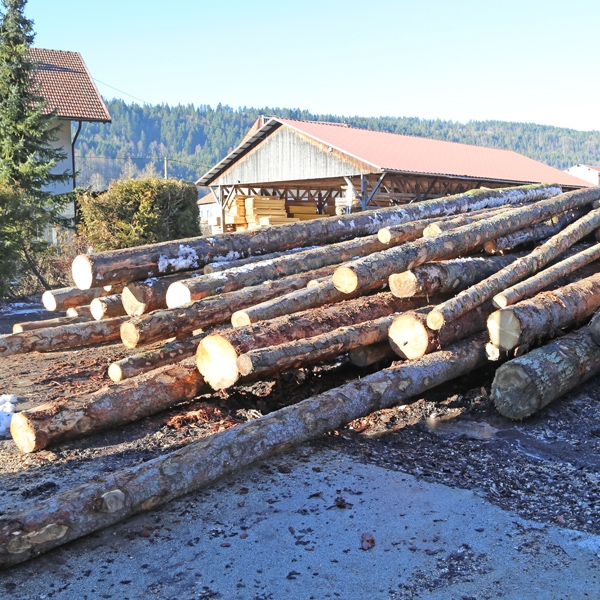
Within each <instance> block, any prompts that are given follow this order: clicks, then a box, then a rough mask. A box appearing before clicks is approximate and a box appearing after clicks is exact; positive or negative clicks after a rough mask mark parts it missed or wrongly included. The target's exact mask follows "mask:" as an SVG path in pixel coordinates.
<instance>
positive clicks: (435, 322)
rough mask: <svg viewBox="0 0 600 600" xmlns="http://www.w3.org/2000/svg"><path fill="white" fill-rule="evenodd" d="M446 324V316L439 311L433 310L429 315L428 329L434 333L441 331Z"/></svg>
mask: <svg viewBox="0 0 600 600" xmlns="http://www.w3.org/2000/svg"><path fill="white" fill-rule="evenodd" d="M444 322H445V319H444V315H443V314H442V313H441V312H440V311H439V310H435V309H433V310H432V311H431V312H430V313H429V314H428V315H427V327H429V329H433V331H438V330H440V329H441V328H442V327H443V326H444Z"/></svg>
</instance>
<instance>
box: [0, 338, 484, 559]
mask: <svg viewBox="0 0 600 600" xmlns="http://www.w3.org/2000/svg"><path fill="white" fill-rule="evenodd" d="M483 346H484V343H483V341H482V340H469V341H465V342H461V343H459V344H456V345H455V346H453V347H451V348H448V349H447V350H443V351H441V352H436V353H434V354H430V355H428V356H426V357H425V358H423V359H421V360H419V361H416V362H412V363H406V364H402V365H399V366H393V367H391V368H389V369H384V370H383V371H378V372H377V373H374V374H373V375H369V376H367V377H363V378H361V379H360V380H355V381H352V382H350V383H347V384H346V385H343V386H341V387H339V388H335V389H332V390H329V391H327V392H325V393H323V394H320V395H318V396H314V397H312V398H308V399H306V400H304V401H302V402H299V403H298V404H294V405H292V406H287V407H285V408H282V409H280V410H278V411H275V412H272V413H270V414H269V415H266V416H264V417H261V418H259V419H255V420H253V421H248V422H247V423H244V424H242V425H239V426H237V427H232V428H231V429H228V430H226V431H222V432H220V433H216V434H214V435H211V436H209V437H207V438H204V439H202V440H200V441H199V442H196V443H194V444H188V445H186V446H184V447H183V448H180V449H178V450H176V451H174V452H171V453H169V454H167V455H164V456H160V457H158V458H155V459H153V460H150V461H147V462H145V463H143V464H140V465H136V466H134V467H130V468H127V469H123V470H121V471H118V472H116V473H112V474H109V475H107V476H106V477H104V478H103V479H100V480H97V481H92V482H89V483H85V484H83V485H81V486H79V487H77V488H74V489H69V490H65V491H64V492H61V493H59V494H56V495H54V496H52V497H50V498H47V499H44V500H38V501H37V502H32V503H29V504H27V505H25V506H23V507H21V508H19V509H17V510H15V511H13V512H11V513H8V514H5V515H3V516H2V517H0V567H2V568H6V567H10V566H12V565H15V564H17V563H20V562H23V561H25V560H28V559H29V558H32V557H34V556H37V555H39V554H42V553H43V552H47V551H48V550H51V549H52V548H55V547H57V546H60V545H61V544H64V543H67V542H70V541H71V540H74V539H76V538H79V537H81V536H84V535H87V534H89V533H92V532H93V531H97V530H99V529H102V528H104V527H108V526H109V525H113V524H114V523H117V522H119V521H121V520H123V519H125V518H127V517H129V516H131V515H134V514H136V513H139V512H142V511H145V510H150V509H152V508H154V507H156V506H159V505H160V504H164V503H165V502H168V501H170V500H172V499H174V498H177V497H179V496H182V495H183V494H187V493H189V492H191V491H194V490H197V489H199V488H201V487H203V486H206V485H209V484H211V483H213V482H215V481H217V480H218V479H219V478H221V477H223V476H225V475H229V474H231V473H234V472H236V471H239V470H241V469H243V468H245V467H248V466H250V465H251V464H253V463H254V462H256V461H258V460H261V459H264V458H267V457H269V456H271V455H272V454H274V453H276V452H280V451H283V450H286V449H288V448H290V447H291V446H294V445H295V444H300V443H302V442H305V441H307V440H309V439H311V438H314V437H316V436H319V435H322V434H324V433H326V432H327V431H330V430H335V429H338V428H339V427H341V426H343V425H344V424H345V423H348V422H350V421H352V420H354V419H357V418H359V417H362V416H365V415H368V414H370V413H372V412H373V411H376V410H380V409H383V408H387V407H390V406H393V405H395V404H398V403H400V402H404V403H406V402H407V401H409V399H410V398H412V397H414V396H417V395H420V394H422V393H423V392H424V391H426V390H428V389H430V388H432V387H435V386H437V385H440V384H442V383H444V382H446V381H448V380H450V379H453V378H455V377H459V376H461V375H464V374H465V373H468V372H470V371H472V370H473V369H476V368H477V367H479V366H482V365H483V364H485V360H486V358H485V352H484V350H483Z"/></svg>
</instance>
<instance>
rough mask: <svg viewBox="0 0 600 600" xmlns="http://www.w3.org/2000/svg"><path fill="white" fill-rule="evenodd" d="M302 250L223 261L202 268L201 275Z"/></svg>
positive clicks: (292, 249) (294, 249)
mask: <svg viewBox="0 0 600 600" xmlns="http://www.w3.org/2000/svg"><path fill="white" fill-rule="evenodd" d="M303 250H306V248H290V249H289V250H285V251H283V252H271V253H270V254H263V255H256V256H248V257H247V258H240V259H238V260H223V261H220V262H213V263H210V264H208V265H206V266H205V267H204V269H203V273H204V275H209V274H210V273H219V272H220V271H227V270H228V269H235V268H237V267H242V266H244V265H250V264H252V263H255V262H260V261H262V260H273V259H274V258H279V257H280V256H288V255H290V254H294V253H296V252H302V251H303Z"/></svg>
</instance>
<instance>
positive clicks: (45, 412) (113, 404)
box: [10, 359, 209, 452]
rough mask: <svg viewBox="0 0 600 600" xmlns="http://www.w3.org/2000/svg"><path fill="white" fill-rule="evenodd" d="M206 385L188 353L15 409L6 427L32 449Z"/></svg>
mask: <svg viewBox="0 0 600 600" xmlns="http://www.w3.org/2000/svg"><path fill="white" fill-rule="evenodd" d="M207 391H209V388H208V386H207V385H206V384H205V383H204V380H203V379H202V375H200V373H198V370H197V369H196V368H195V365H194V360H193V359H188V360H187V361H184V362H182V363H180V364H178V365H175V366H169V367H164V368H162V369H159V370H155V371H152V372H151V373H147V374H145V375H141V376H139V377H136V378H135V379H130V380H127V381H124V382H123V383H119V384H116V385H111V386H108V387H105V388H103V389H101V390H98V391H97V392H94V393H93V394H88V395H86V396H79V397H77V398H68V399H66V400H62V401H60V400H58V401H55V402H49V403H47V404H42V405H40V406H37V407H35V408H31V409H29V410H24V411H21V412H18V413H15V415H14V416H13V418H12V420H11V423H10V432H11V435H12V437H13V440H14V441H15V443H16V444H17V446H18V447H19V450H21V452H35V451H37V450H41V449H42V448H45V447H47V446H49V445H50V444H55V443H58V442H61V441H65V440H68V439H73V438H78V437H83V436H85V435H89V434H91V433H93V432H95V431H99V430H101V429H107V428H109V427H116V426H118V425H123V424H125V423H130V422H131V421H137V420H139V419H141V418H143V417H147V416H148V415H152V414H155V413H157V412H159V411H161V410H164V409H165V408H168V407H170V406H173V405H174V404H176V403H177V402H181V401H183V400H189V399H191V398H194V396H197V395H198V394H202V393H205V392H207Z"/></svg>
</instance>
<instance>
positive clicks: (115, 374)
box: [108, 363, 123, 383]
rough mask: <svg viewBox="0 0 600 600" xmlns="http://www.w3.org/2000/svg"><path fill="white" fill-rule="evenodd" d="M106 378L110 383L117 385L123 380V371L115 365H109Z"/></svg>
mask: <svg viewBox="0 0 600 600" xmlns="http://www.w3.org/2000/svg"><path fill="white" fill-rule="evenodd" d="M108 377H109V378H110V380H111V381H114V382H115V383H118V382H119V381H122V380H123V369H121V366H120V365H119V364H117V363H111V364H110V365H109V367H108Z"/></svg>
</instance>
